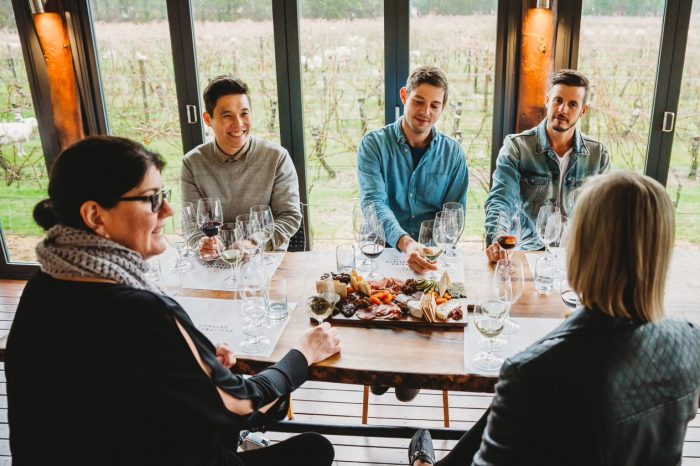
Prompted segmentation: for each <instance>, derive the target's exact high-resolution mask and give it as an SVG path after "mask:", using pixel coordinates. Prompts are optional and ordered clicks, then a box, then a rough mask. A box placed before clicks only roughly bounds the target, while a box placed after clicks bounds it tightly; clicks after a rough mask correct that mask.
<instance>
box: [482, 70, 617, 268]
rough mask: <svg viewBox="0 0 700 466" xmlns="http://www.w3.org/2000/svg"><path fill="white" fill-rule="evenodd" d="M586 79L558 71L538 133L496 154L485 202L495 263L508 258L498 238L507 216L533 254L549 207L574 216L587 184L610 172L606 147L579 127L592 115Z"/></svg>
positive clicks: (514, 139)
mask: <svg viewBox="0 0 700 466" xmlns="http://www.w3.org/2000/svg"><path fill="white" fill-rule="evenodd" d="M587 96H588V79H587V78H586V77H585V76H584V75H583V74H581V73H580V72H578V71H575V70H559V71H557V72H556V73H554V74H553V75H552V78H551V79H550V88H549V92H548V93H547V95H546V96H545V105H546V107H547V117H546V118H545V119H544V120H542V123H540V124H539V125H538V126H536V127H535V128H532V129H529V130H527V131H523V132H522V133H519V134H510V135H508V136H506V138H505V140H504V141H503V147H502V148H501V150H500V152H499V153H498V160H497V162H496V171H495V172H494V173H493V183H492V186H491V191H490V192H489V196H488V198H487V199H486V203H485V205H484V206H485V208H486V244H489V245H490V246H489V247H487V248H486V255H487V256H488V258H489V260H490V261H491V262H496V261H497V260H498V259H500V258H502V257H503V256H504V252H503V249H502V248H501V247H500V246H499V244H498V242H497V241H496V239H497V234H498V229H499V227H498V219H499V215H500V214H501V213H503V212H505V213H507V214H508V217H510V216H518V217H519V220H520V225H521V231H520V235H519V236H520V237H519V238H518V246H517V247H518V249H522V250H525V251H532V250H538V249H542V248H543V247H544V244H543V243H542V241H541V240H540V238H539V237H538V235H537V232H536V231H535V230H536V228H535V226H536V223H537V215H538V213H539V211H540V208H541V207H542V206H543V205H545V204H551V205H555V206H557V207H559V208H560V210H561V213H562V215H571V213H572V211H573V206H574V201H575V198H576V194H577V192H578V188H579V187H580V186H581V184H582V183H583V182H584V180H585V179H586V178H587V177H589V176H592V175H598V174H600V173H605V172H607V171H609V170H610V155H609V154H608V150H607V149H606V148H605V146H604V145H603V144H601V143H600V142H598V141H595V140H593V139H591V138H589V137H588V136H586V135H584V134H582V133H581V131H580V130H579V129H578V128H577V126H576V123H577V122H578V120H579V119H580V118H582V117H583V116H584V115H585V114H586V112H587V111H588V104H586V98H587Z"/></svg>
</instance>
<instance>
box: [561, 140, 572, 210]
mask: <svg viewBox="0 0 700 466" xmlns="http://www.w3.org/2000/svg"><path fill="white" fill-rule="evenodd" d="M573 150H574V148H573V147H572V148H571V149H569V150H567V151H566V152H565V153H564V155H562V156H561V157H560V156H559V154H557V162H559V192H557V205H558V206H559V208H560V209H561V208H562V207H563V206H562V198H561V196H562V193H563V192H564V174H565V173H566V169H567V168H568V166H569V155H571V152H573Z"/></svg>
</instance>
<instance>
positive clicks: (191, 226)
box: [180, 202, 200, 257]
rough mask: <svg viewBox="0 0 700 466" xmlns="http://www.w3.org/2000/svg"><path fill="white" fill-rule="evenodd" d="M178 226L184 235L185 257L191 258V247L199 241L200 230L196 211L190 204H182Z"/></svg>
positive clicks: (192, 248)
mask: <svg viewBox="0 0 700 466" xmlns="http://www.w3.org/2000/svg"><path fill="white" fill-rule="evenodd" d="M180 225H181V227H182V232H183V233H184V235H185V257H193V254H192V251H193V250H194V247H193V245H194V244H196V241H197V240H198V239H199V236H200V230H199V226H198V225H197V209H196V208H195V206H194V205H193V204H192V203H191V202H183V203H182V213H181V216H180Z"/></svg>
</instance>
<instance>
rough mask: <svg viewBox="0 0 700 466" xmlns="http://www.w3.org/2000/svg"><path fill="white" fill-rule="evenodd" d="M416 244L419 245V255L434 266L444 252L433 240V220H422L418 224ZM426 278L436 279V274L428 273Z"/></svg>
mask: <svg viewBox="0 0 700 466" xmlns="http://www.w3.org/2000/svg"><path fill="white" fill-rule="evenodd" d="M418 242H419V243H420V245H421V246H420V250H419V252H420V255H421V256H423V258H424V259H425V260H427V261H428V262H430V263H431V264H434V263H435V262H437V260H438V259H439V258H440V256H442V253H443V252H445V250H444V249H442V248H441V247H440V246H439V245H438V243H437V242H436V240H435V220H424V221H423V222H421V224H420V232H419V233H418ZM428 278H431V279H436V278H438V275H437V273H435V272H430V273H429V274H428Z"/></svg>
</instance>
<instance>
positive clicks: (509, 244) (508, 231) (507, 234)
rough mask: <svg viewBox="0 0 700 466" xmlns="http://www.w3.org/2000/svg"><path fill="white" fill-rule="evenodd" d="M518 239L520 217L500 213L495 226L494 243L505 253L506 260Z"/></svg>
mask: <svg viewBox="0 0 700 466" xmlns="http://www.w3.org/2000/svg"><path fill="white" fill-rule="evenodd" d="M519 239H520V216H519V215H518V214H517V213H515V214H513V213H511V212H501V213H500V214H499V215H498V223H497V224H496V241H497V242H498V245H499V246H500V247H501V248H502V249H504V250H505V251H506V259H510V255H511V250H512V249H514V248H515V246H517V245H518V241H519Z"/></svg>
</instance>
